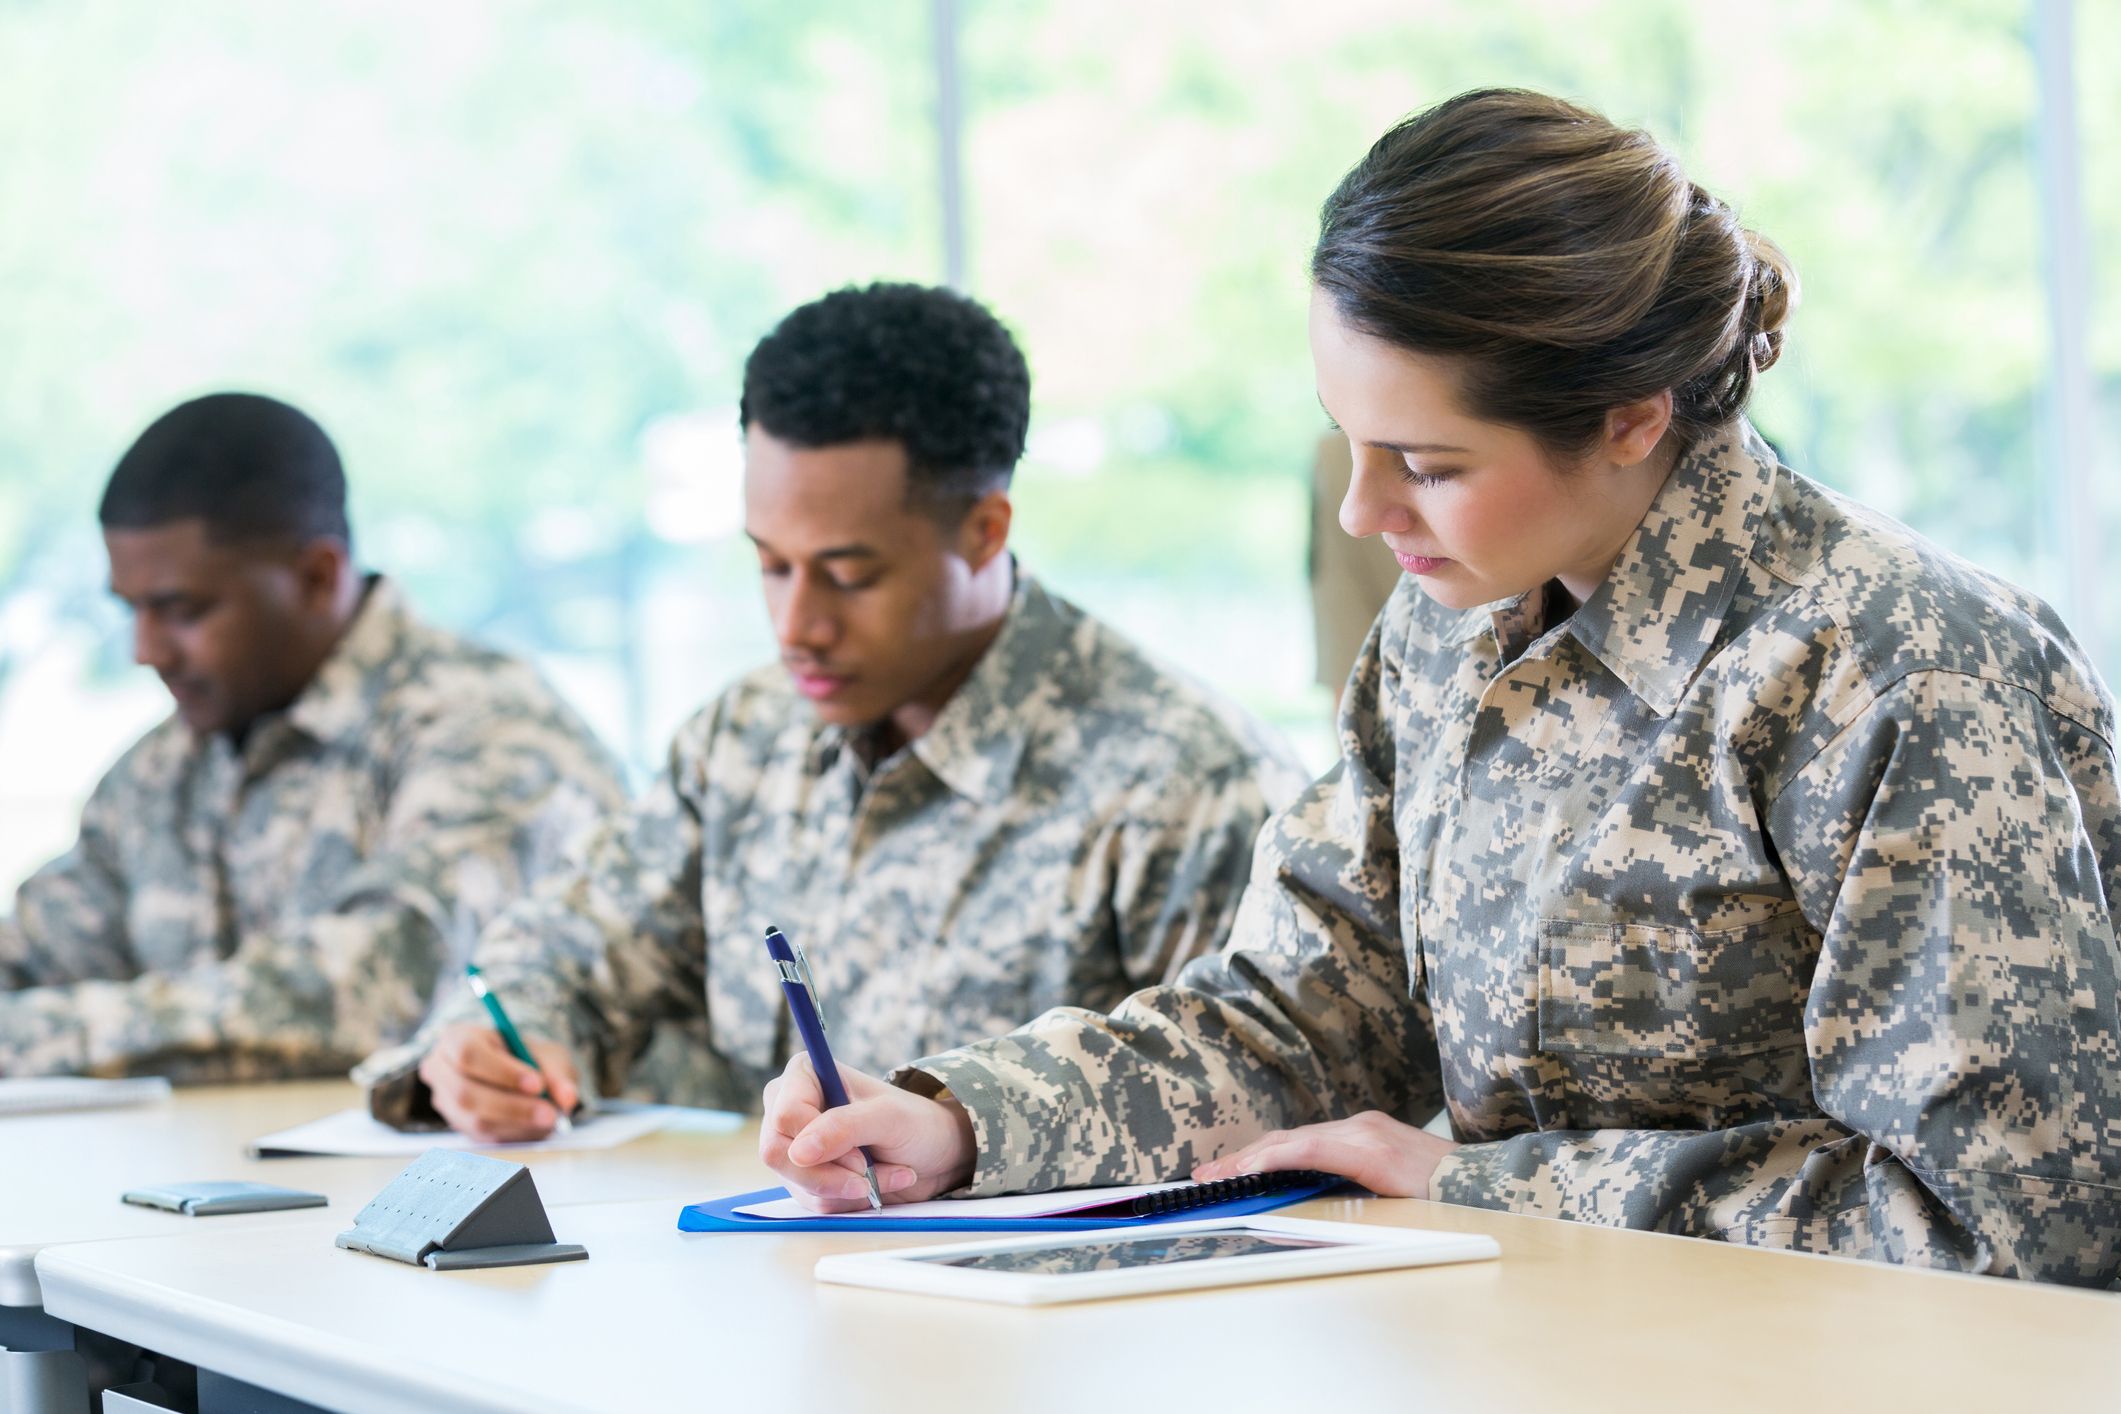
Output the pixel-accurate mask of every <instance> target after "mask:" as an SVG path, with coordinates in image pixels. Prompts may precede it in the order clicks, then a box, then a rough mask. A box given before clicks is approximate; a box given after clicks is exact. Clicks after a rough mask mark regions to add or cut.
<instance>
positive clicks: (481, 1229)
mask: <svg viewBox="0 0 2121 1414" xmlns="http://www.w3.org/2000/svg"><path fill="white" fill-rule="evenodd" d="M333 1244H334V1245H335V1246H339V1247H345V1248H348V1249H350V1250H352V1251H355V1252H372V1253H374V1254H375V1255H376V1256H378V1257H388V1258H390V1259H391V1260H392V1261H396V1262H410V1263H412V1264H413V1265H414V1266H428V1267H433V1268H434V1269H435V1270H437V1271H459V1270H463V1269H465V1268H470V1267H521V1266H529V1265H531V1264H532V1263H536V1262H577V1261H581V1260H582V1259H583V1258H585V1257H587V1256H588V1255H589V1253H588V1252H587V1251H586V1250H584V1249H583V1248H582V1247H581V1245H580V1244H578V1243H573V1242H555V1241H554V1240H553V1236H552V1223H551V1220H550V1219H548V1218H547V1217H546V1216H545V1205H544V1204H543V1203H541V1202H539V1201H538V1189H537V1185H536V1184H534V1183H532V1182H531V1181H530V1170H529V1169H527V1168H525V1167H524V1166H523V1165H521V1164H512V1163H509V1162H508V1161H507V1160H505V1159H490V1158H487V1157H486V1156H485V1155H484V1154H467V1153H464V1152H462V1151H459V1150H451V1149H429V1150H428V1151H427V1152H426V1153H424V1154H422V1155H420V1157H419V1158H417V1159H414V1160H413V1161H412V1162H411V1163H410V1164H408V1165H407V1166H406V1169H405V1171H404V1172H403V1173H401V1174H399V1175H398V1176H397V1177H396V1178H394V1179H392V1180H391V1181H390V1182H389V1183H388V1184H386V1185H385V1186H384V1188H383V1191H382V1192H381V1193H378V1194H377V1195H376V1196H375V1197H374V1198H373V1199H371V1200H370V1202H369V1204H368V1206H367V1207H365V1208H363V1209H362V1210H361V1211H360V1213H359V1214H358V1215H357V1216H356V1217H355V1218H354V1225H353V1226H352V1227H351V1228H349V1229H348V1230H346V1231H345V1232H342V1233H340V1234H339V1235H338V1236H337V1237H336V1238H334V1239H333Z"/></svg>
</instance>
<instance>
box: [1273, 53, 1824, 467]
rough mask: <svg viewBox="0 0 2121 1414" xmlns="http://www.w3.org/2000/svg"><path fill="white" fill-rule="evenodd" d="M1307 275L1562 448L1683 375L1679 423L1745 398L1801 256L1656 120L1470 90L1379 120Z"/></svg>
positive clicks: (1340, 190) (1778, 348)
mask: <svg viewBox="0 0 2121 1414" xmlns="http://www.w3.org/2000/svg"><path fill="white" fill-rule="evenodd" d="M1311 278H1312V280H1313V281H1314V282H1315V283H1316V284H1317V285H1318V287H1319V288H1320V289H1321V290H1323V291H1325V292H1326V294H1327V295H1328V296H1329V297H1330V298H1331V299H1332V300H1333V303H1334V307H1335V308H1336V309H1337V310H1338V311H1339V313H1340V316H1341V317H1342V318H1343V319H1344V320H1346V321H1347V322H1348V323H1350V324H1351V325H1353V326H1354V327H1356V328H1358V329H1361V330H1362V331H1364V332H1365V333H1367V334H1370V335H1372V336H1374V337H1376V338H1379V339H1383V340H1384V341H1386V342H1387V343H1390V344H1394V345H1397V346H1399V347H1401V348H1405V349H1408V350H1410V351H1412V352H1415V353H1420V354H1433V355H1441V356H1444V357H1447V358H1450V359H1453V360H1455V361H1457V363H1458V371H1459V373H1460V377H1461V386H1460V396H1461V398H1462V399H1463V401H1464V403H1465V405H1466V408H1467V411H1468V412H1470V413H1471V414H1472V415H1474V416H1475V417H1480V418H1483V419H1486V420H1488V421H1491V422H1502V423H1507V424H1509V425H1512V426H1515V427H1520V428H1523V429H1524V430H1525V431H1527V432H1529V433H1531V434H1532V435H1533V436H1534V437H1535V438H1537V439H1538V440H1539V442H1540V443H1541V444H1542V445H1543V446H1544V447H1545V448H1546V449H1547V451H1548V453H1549V455H1551V456H1554V457H1555V458H1556V459H1557V460H1564V461H1566V460H1573V459H1575V458H1577V457H1579V456H1581V455H1583V454H1584V453H1585V452H1587V451H1588V450H1589V449H1590V448H1592V447H1594V446H1595V445H1596V444H1597V442H1598V439H1599V437H1600V436H1601V435H1602V434H1603V431H1604V426H1605V414H1606V412H1607V411H1608V410H1609V409H1611V408H1615V407H1619V406H1621V405H1622V404H1624V403H1630V402H1634V401H1636V400H1637V399H1640V398H1646V397H1650V396H1652V395H1654V394H1656V393H1658V392H1660V391H1662V390H1664V389H1666V388H1669V389H1671V390H1672V426H1673V428H1674V430H1675V432H1676V433H1677V435H1678V436H1679V437H1680V438H1681V439H1683V441H1684V442H1692V441H1693V440H1695V439H1696V438H1698V437H1699V436H1700V435H1701V434H1702V433H1704V432H1706V431H1707V430H1708V429H1710V428H1712V427H1714V426H1716V425H1717V424H1719V423H1723V422H1726V421H1728V420H1730V419H1731V418H1733V417H1735V416H1737V415H1738V414H1739V413H1740V412H1742V411H1743V410H1744V409H1745V405H1746V400H1747V399H1748V398H1750V397H1751V396H1752V391H1753V380H1754V378H1755V377H1756V376H1757V375H1758V374H1759V373H1760V372H1761V371H1762V370H1763V369H1765V368H1767V367H1768V366H1769V365H1771V364H1773V363H1774V362H1775V360H1776V358H1777V357H1778V356H1779V355H1780V354H1781V352H1782V339H1783V332H1782V330H1783V325H1784V324H1785V323H1786V322H1787V321H1788V318H1789V313H1790V308H1791V306H1792V305H1793V304H1795V303H1796V299H1797V275H1796V272H1795V271H1794V270H1792V269H1791V268H1790V264H1789V261H1788V258H1787V257H1785V256H1784V255H1783V253H1782V251H1781V250H1780V249H1779V248H1778V247H1776V245H1775V244H1774V243H1773V242H1772V241H1769V240H1767V239H1766V238H1765V237H1763V236H1760V235H1757V234H1755V233H1754V232H1752V231H1749V230H1746V229H1745V228H1744V227H1743V226H1741V225H1739V223H1738V218H1737V217H1736V216H1735V215H1734V214H1733V213H1732V211H1731V209H1730V208H1729V207H1727V206H1725V205H1724V204H1723V203H1722V202H1720V201H1718V200H1716V198H1714V197H1713V196H1710V195H1709V194H1708V193H1707V192H1705V191H1703V190H1702V189H1701V188H1700V187H1698V186H1696V185H1694V184H1693V183H1692V182H1690V181H1688V180H1687V177H1686V174H1685V173H1684V172H1682V171H1681V170H1680V168H1679V164H1678V162H1677V161H1675V160H1674V159H1673V158H1672V156H1671V154H1669V153H1667V152H1666V151H1665V150H1664V149H1663V148H1662V147H1660V146H1659V145H1658V144H1657V142H1656V140H1655V139H1654V138H1652V137H1650V135H1649V134H1647V133H1645V132H1641V131H1639V130H1634V129H1627V128H1622V127H1620V126H1618V125H1617V124H1615V123H1613V122H1611V121H1610V120H1608V119H1606V118H1604V117H1601V116H1600V115H1599V114H1597V113H1594V112H1591V111H1590V110H1589V109H1587V108H1579V107H1577V106H1576V105H1575V104H1572V103H1567V102H1564V101H1562V100H1561V99H1558V98H1551V97H1548V96H1547V95H1545V94H1540V93H1530V92H1526V91H1525V90H1522V89H1502V88H1491V89H1476V90H1474V91H1473V92H1471V93H1463V94H1460V95H1459V96H1458V97H1456V98H1452V99H1449V100H1447V101H1445V102H1443V103H1439V104H1437V105H1436V106H1435V107H1433V108H1430V109H1428V110H1427V111H1426V112H1422V113H1417V114H1416V115H1414V116H1413V117H1411V118H1407V119H1404V120H1402V121H1401V122H1400V123H1399V124H1397V125H1396V126H1395V127H1393V128H1392V130H1391V131H1389V132H1387V133H1386V134H1385V135H1384V136H1383V137H1381V138H1379V139H1378V140H1377V142H1376V144H1375V145H1374V146H1372V147H1371V148H1370V151H1369V152H1368V153H1367V154H1366V155H1365V156H1364V157H1363V159H1362V161H1360V162H1358V163H1356V164H1355V167H1354V170H1352V171H1350V172H1349V173H1348V175H1347V176H1346V177H1344V178H1342V179H1341V183H1340V185H1339V186H1338V187H1336V188H1335V189H1334V191H1333V195H1332V196H1330V197H1328V198H1327V199H1326V204H1325V207H1324V209H1323V210H1322V211H1321V212H1320V215H1319V232H1318V246H1317V249H1316V250H1314V251H1313V252H1312V255H1311Z"/></svg>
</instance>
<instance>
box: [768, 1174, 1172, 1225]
mask: <svg viewBox="0 0 2121 1414" xmlns="http://www.w3.org/2000/svg"><path fill="white" fill-rule="evenodd" d="M1192 1186H1193V1185H1192V1184H1190V1183H1187V1182H1185V1181H1183V1180H1181V1181H1178V1182H1175V1183H1138V1184H1134V1185H1133V1186H1131V1187H1124V1188H1067V1189H1063V1190H1061V1191H1060V1192H1058V1193H1009V1194H1004V1195H1003V1196H1002V1197H999V1198H935V1199H931V1200H930V1201H928V1202H926V1203H897V1204H893V1205H892V1206H890V1207H888V1208H884V1209H883V1210H881V1211H879V1210H877V1209H875V1208H857V1209H855V1210H854V1211H852V1212H846V1213H834V1214H833V1216H834V1217H835V1218H871V1217H874V1218H1057V1217H1063V1216H1065V1215H1067V1214H1069V1213H1074V1212H1080V1211H1081V1210H1082V1209H1084V1208H1096V1207H1101V1206H1103V1205H1104V1204H1106V1203H1122V1202H1125V1201H1126V1200H1127V1199H1129V1198H1134V1197H1139V1196H1140V1195H1141V1194H1144V1193H1163V1192H1166V1191H1168V1190H1170V1189H1174V1188H1190V1187H1192ZM737 1211H738V1212H739V1213H742V1214H743V1215H744V1216H745V1217H747V1218H776V1219H781V1218H814V1217H816V1216H817V1211H816V1210H815V1209H813V1208H806V1207H804V1206H803V1205H802V1204H801V1203H798V1202H797V1201H796V1200H795V1199H793V1198H776V1199H774V1200H773V1201H771V1202H768V1203H747V1204H745V1205H744V1206H743V1207H741V1208H738V1209H737Z"/></svg>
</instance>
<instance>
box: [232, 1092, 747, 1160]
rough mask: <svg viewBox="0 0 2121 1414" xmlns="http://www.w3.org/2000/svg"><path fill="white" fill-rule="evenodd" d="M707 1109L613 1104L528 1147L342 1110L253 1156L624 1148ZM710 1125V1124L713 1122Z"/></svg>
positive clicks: (689, 1123)
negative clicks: (408, 1127) (413, 1128)
mask: <svg viewBox="0 0 2121 1414" xmlns="http://www.w3.org/2000/svg"><path fill="white" fill-rule="evenodd" d="M713 1114H714V1112H711V1111H706V1110H686V1109H680V1108H678V1107H676V1106H673V1105H614V1106H611V1107H610V1108H607V1109H600V1110H598V1111H597V1112H596V1113H595V1114H590V1115H582V1116H579V1117H578V1118H577V1119H576V1120H575V1122H574V1130H573V1132H572V1133H568V1134H554V1135H553V1136H551V1137H550V1138H547V1139H537V1140H533V1141H531V1142H529V1143H523V1144H491V1143H485V1142H482V1141H479V1140H474V1139H471V1138H469V1137H467V1136H465V1135H462V1134H458V1133H456V1132H455V1131H454V1130H441V1131H435V1130H423V1131H419V1132H408V1131H404V1130H397V1129H392V1128H391V1127H390V1126H389V1125H387V1124H384V1123H383V1122H382V1121H380V1120H377V1119H375V1118H373V1117H372V1116H370V1115H369V1114H368V1112H367V1111H365V1110H341V1111H339V1112H338V1113H337V1114H333V1115H326V1116H325V1117H324V1118H322V1119H315V1120H311V1121H310V1122H309V1123H308V1124H298V1125H296V1126H295V1127H294V1128H293V1129H283V1130H281V1131H280V1132H279V1133H278V1134H268V1135H266V1136H265V1137H264V1138H262V1139H254V1140H252V1141H251V1145H250V1153H251V1157H252V1158H259V1159H270V1158H280V1157H283V1156H287V1155H295V1154H334V1155H340V1156H344V1157H352V1158H395V1157H398V1156H400V1155H402V1156H404V1157H406V1158H416V1157H418V1156H419V1155H421V1154H424V1153H426V1152H427V1151H428V1150H429V1149H477V1150H479V1151H480V1152H482V1153H494V1154H511V1153H525V1154H530V1153H547V1152H553V1151H557V1150H563V1149H615V1148H617V1147H618V1146H619V1145H621V1144H625V1143H629V1142H631V1141H633V1140H635V1139H639V1138H640V1137H642V1136H643V1135H646V1134H653V1133H655V1132H656V1131H657V1130H659V1129H664V1128H668V1127H671V1126H673V1125H676V1126H678V1127H682V1128H686V1129H692V1128H696V1127H698V1124H699V1123H700V1122H701V1121H700V1120H699V1119H698V1118H697V1117H699V1116H709V1115H713ZM714 1117H715V1118H719V1119H726V1121H727V1123H726V1124H725V1125H723V1126H722V1127H724V1128H730V1129H733V1128H735V1127H737V1126H738V1125H740V1124H742V1123H743V1117H742V1116H740V1115H728V1116H714ZM710 1122H711V1121H710Z"/></svg>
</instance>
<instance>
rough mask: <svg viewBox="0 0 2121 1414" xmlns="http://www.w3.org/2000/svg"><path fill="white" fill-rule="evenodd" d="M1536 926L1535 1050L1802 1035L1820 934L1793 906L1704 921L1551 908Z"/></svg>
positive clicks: (1624, 1050)
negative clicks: (1590, 916)
mask: <svg viewBox="0 0 2121 1414" xmlns="http://www.w3.org/2000/svg"><path fill="white" fill-rule="evenodd" d="M1539 931H1540V940H1539V941H1540V953H1539V1045H1540V1048H1541V1049H1542V1050H1546V1051H1554V1052H1582V1053H1587V1054H1592V1055H1609V1056H1647V1057H1657V1058H1663V1059H1674V1060H1676V1059H1684V1058H1689V1057H1694V1058H1708V1057H1713V1056H1743V1055H1752V1054H1756V1053H1759V1052H1762V1051H1772V1050H1779V1049H1786V1048H1789V1047H1797V1046H1802V1045H1803V1044H1804V999H1805V993H1806V991H1807V990H1808V988H1809V987H1810V984H1811V972H1812V967H1813V964H1814V963H1815V962H1816V960H1817V956H1818V946H1817V941H1818V940H1817V938H1816V936H1815V935H1814V934H1813V933H1812V931H1811V927H1810V925H1809V924H1807V923H1806V922H1805V920H1804V915H1803V914H1802V913H1801V912H1799V911H1798V910H1797V909H1795V908H1790V909H1787V910H1785V911H1784V912H1782V913H1778V914H1776V915H1775V916H1773V917H1771V918H1768V919H1765V920H1763V921H1761V922H1756V923H1748V924H1744V925H1742V926H1740V927H1736V928H1723V929H1717V930H1715V931H1711V932H1701V931H1698V930H1696V929H1692V928H1673V927H1663V926H1658V925H1654V924H1640V923H1581V922H1574V921H1565V920H1559V919H1549V920H1546V921H1543V922H1542V923H1541V924H1540V927H1539Z"/></svg>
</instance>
